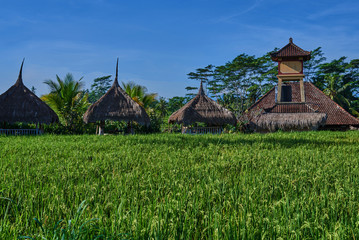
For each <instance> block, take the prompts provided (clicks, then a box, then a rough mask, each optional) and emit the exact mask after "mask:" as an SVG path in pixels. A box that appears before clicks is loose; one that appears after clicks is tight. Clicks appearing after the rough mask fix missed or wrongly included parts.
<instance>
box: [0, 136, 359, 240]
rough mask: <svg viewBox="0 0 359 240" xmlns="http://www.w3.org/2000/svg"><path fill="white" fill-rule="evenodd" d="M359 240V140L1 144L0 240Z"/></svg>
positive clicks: (38, 140) (9, 140) (99, 139)
mask: <svg viewBox="0 0 359 240" xmlns="http://www.w3.org/2000/svg"><path fill="white" fill-rule="evenodd" d="M17 238H23V239H25V238H28V239H31V238H32V239H359V131H349V132H325V131H323V132H298V133H283V132H278V133H272V134H245V135H244V134H233V135H231V134H226V135H201V136H192V135H179V134H155V135H132V136H114V135H112V136H111V135H109V136H55V135H44V136H27V137H16V136H12V137H5V136H1V137H0V239H17Z"/></svg>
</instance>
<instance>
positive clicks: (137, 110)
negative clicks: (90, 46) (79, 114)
mask: <svg viewBox="0 0 359 240" xmlns="http://www.w3.org/2000/svg"><path fill="white" fill-rule="evenodd" d="M83 119H84V122H85V123H89V122H96V121H105V120H113V121H126V122H130V121H135V122H137V123H139V124H141V125H149V123H150V118H149V117H148V115H147V113H146V111H145V109H144V108H143V107H141V106H140V105H139V104H138V103H137V102H135V101H134V100H133V99H132V98H131V97H130V96H128V94H127V93H126V92H125V91H124V90H123V89H122V88H121V87H120V85H119V84H118V59H117V65H116V78H115V80H114V82H113V85H112V87H111V88H110V89H109V90H108V91H107V93H106V94H105V95H103V96H102V97H101V98H100V99H99V100H98V101H97V102H95V103H94V104H92V105H91V106H90V107H89V109H88V110H87V111H86V113H85V114H84V117H83Z"/></svg>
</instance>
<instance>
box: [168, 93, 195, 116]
mask: <svg viewBox="0 0 359 240" xmlns="http://www.w3.org/2000/svg"><path fill="white" fill-rule="evenodd" d="M190 99H191V98H190V97H178V96H176V97H172V98H170V99H168V104H167V106H168V111H169V112H170V113H173V112H175V111H177V110H178V109H180V108H181V107H183V106H184V105H185V104H186V103H187V102H188V101H189V100H190Z"/></svg>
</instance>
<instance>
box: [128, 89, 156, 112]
mask: <svg viewBox="0 0 359 240" xmlns="http://www.w3.org/2000/svg"><path fill="white" fill-rule="evenodd" d="M122 87H123V89H124V90H125V92H126V93H127V94H128V95H129V96H130V97H131V98H132V99H133V100H134V101H136V102H137V103H138V104H140V105H141V106H142V107H143V108H144V109H146V110H148V108H149V107H150V105H151V104H152V103H153V102H154V101H155V100H156V97H157V93H147V88H146V87H145V86H141V85H138V84H136V83H134V82H128V83H124V82H122Z"/></svg>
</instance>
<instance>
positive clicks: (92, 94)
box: [88, 75, 112, 103]
mask: <svg viewBox="0 0 359 240" xmlns="http://www.w3.org/2000/svg"><path fill="white" fill-rule="evenodd" d="M111 82H112V80H111V75H108V76H103V77H99V78H96V79H94V80H93V84H92V85H91V89H90V91H88V92H89V97H88V99H89V102H90V103H94V102H96V101H97V100H99V99H100V98H101V97H102V96H103V95H104V94H105V93H106V92H107V90H108V89H110V87H111Z"/></svg>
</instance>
